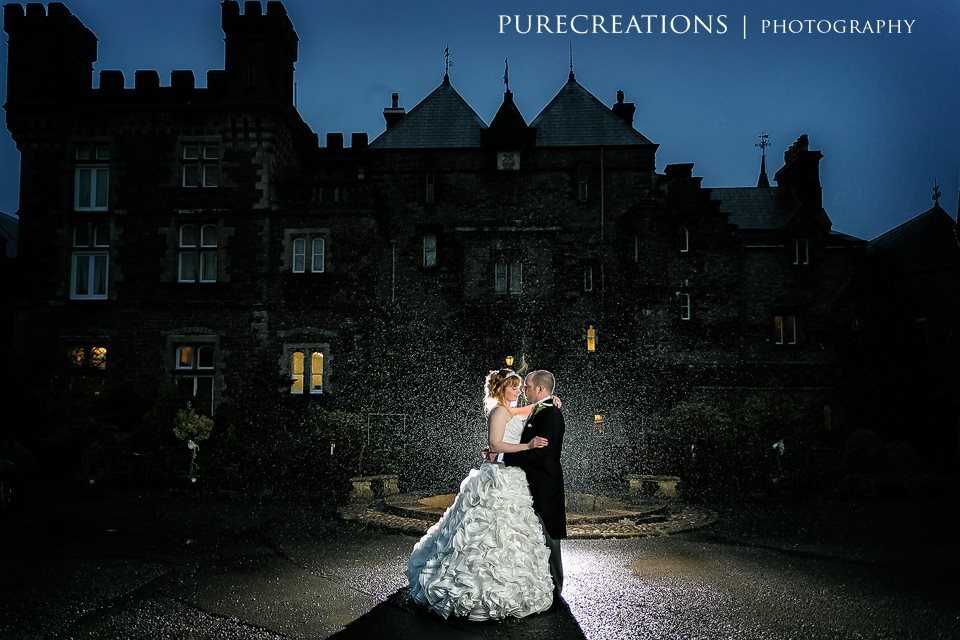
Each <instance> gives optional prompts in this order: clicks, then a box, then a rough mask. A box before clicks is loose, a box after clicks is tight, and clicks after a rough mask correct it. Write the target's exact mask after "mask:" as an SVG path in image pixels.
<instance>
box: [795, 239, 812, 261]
mask: <svg viewBox="0 0 960 640" xmlns="http://www.w3.org/2000/svg"><path fill="white" fill-rule="evenodd" d="M801 247H802V248H803V252H802V257H801V251H800V249H801ZM809 264H810V240H809V239H808V238H794V239H793V265H794V266H797V267H803V266H807V265H809Z"/></svg>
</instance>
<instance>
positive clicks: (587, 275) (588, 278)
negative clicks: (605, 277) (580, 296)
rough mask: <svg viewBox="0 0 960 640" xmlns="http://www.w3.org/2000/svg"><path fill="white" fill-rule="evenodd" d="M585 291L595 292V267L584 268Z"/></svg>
mask: <svg viewBox="0 0 960 640" xmlns="http://www.w3.org/2000/svg"><path fill="white" fill-rule="evenodd" d="M583 290H584V291H593V267H584V268H583Z"/></svg>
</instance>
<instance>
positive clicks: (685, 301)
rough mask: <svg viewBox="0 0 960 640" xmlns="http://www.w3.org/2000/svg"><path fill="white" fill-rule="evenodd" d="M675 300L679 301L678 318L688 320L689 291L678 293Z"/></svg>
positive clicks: (689, 314)
mask: <svg viewBox="0 0 960 640" xmlns="http://www.w3.org/2000/svg"><path fill="white" fill-rule="evenodd" d="M677 300H679V301H680V319H681V320H689V319H690V316H691V313H690V294H689V293H678V294H677Z"/></svg>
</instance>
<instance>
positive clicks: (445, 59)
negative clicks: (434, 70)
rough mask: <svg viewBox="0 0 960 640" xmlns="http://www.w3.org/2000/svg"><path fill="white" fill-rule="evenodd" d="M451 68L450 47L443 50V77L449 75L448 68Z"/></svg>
mask: <svg viewBox="0 0 960 640" xmlns="http://www.w3.org/2000/svg"><path fill="white" fill-rule="evenodd" d="M452 66H453V63H452V62H450V47H444V48H443V75H444V77H446V76H447V75H449V74H450V67H452Z"/></svg>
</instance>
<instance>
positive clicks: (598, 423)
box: [593, 413, 604, 436]
mask: <svg viewBox="0 0 960 640" xmlns="http://www.w3.org/2000/svg"><path fill="white" fill-rule="evenodd" d="M593 433H594V435H598V436H602V435H603V433H604V426H603V414H600V413H595V414H593Z"/></svg>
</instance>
